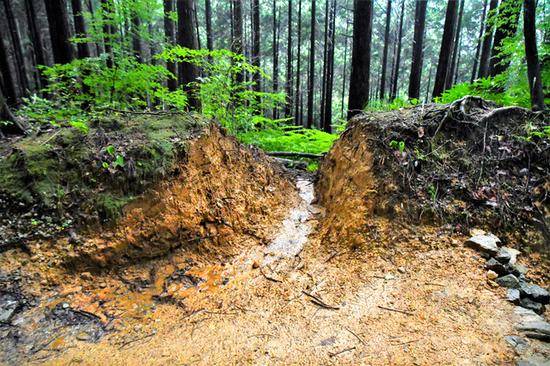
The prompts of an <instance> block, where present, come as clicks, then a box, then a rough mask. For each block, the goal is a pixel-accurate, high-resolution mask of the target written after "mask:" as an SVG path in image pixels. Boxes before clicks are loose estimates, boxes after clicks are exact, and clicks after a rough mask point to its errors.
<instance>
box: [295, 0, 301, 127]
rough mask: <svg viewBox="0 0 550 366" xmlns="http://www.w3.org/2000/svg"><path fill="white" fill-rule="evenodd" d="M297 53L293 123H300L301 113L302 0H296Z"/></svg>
mask: <svg viewBox="0 0 550 366" xmlns="http://www.w3.org/2000/svg"><path fill="white" fill-rule="evenodd" d="M297 43H298V53H297V55H296V59H297V61H296V73H295V76H296V100H295V104H294V107H295V108H294V124H296V125H297V126H301V125H302V115H301V113H300V98H301V95H302V77H301V72H302V63H301V61H302V57H301V56H302V0H298V40H297Z"/></svg>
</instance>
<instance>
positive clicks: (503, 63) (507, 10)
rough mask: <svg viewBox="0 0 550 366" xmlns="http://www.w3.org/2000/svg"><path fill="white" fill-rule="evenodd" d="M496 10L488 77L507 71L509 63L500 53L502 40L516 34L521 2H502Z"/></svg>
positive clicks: (504, 0)
mask: <svg viewBox="0 0 550 366" xmlns="http://www.w3.org/2000/svg"><path fill="white" fill-rule="evenodd" d="M498 9H499V10H498V18H499V25H498V27H497V29H496V31H495V38H494V41H493V49H492V51H491V54H492V57H491V59H490V62H489V76H497V75H498V74H502V73H503V72H504V71H506V69H508V66H509V64H510V61H509V60H506V59H505V58H504V57H503V56H502V55H501V51H502V46H503V45H504V40H505V39H506V38H508V37H512V36H514V35H515V34H516V31H517V28H518V23H519V13H520V10H521V2H520V0H502V2H501V3H500V5H499V7H498Z"/></svg>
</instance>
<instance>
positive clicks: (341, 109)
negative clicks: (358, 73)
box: [340, 19, 349, 119]
mask: <svg viewBox="0 0 550 366" xmlns="http://www.w3.org/2000/svg"><path fill="white" fill-rule="evenodd" d="M348 32H349V20H348V19H346V34H345V41H344V71H343V72H342V98H341V104H340V118H342V119H343V118H344V104H345V103H346V101H345V98H346V80H347V71H348Z"/></svg>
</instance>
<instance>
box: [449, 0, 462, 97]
mask: <svg viewBox="0 0 550 366" xmlns="http://www.w3.org/2000/svg"><path fill="white" fill-rule="evenodd" d="M463 12H464V0H461V1H460V10H459V12H458V21H457V22H456V28H455V32H454V41H453V57H452V59H451V65H450V68H449V70H448V71H447V75H446V76H445V90H448V89H450V88H451V87H452V86H453V77H454V72H455V68H456V66H457V60H458V53H459V52H460V27H461V25H462V13H463Z"/></svg>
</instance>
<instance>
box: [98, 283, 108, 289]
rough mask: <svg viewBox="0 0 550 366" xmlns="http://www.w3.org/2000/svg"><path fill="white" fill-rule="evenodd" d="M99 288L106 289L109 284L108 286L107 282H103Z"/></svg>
mask: <svg viewBox="0 0 550 366" xmlns="http://www.w3.org/2000/svg"><path fill="white" fill-rule="evenodd" d="M99 287H101V288H105V287H107V284H106V283H105V282H101V283H100V284H99Z"/></svg>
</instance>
